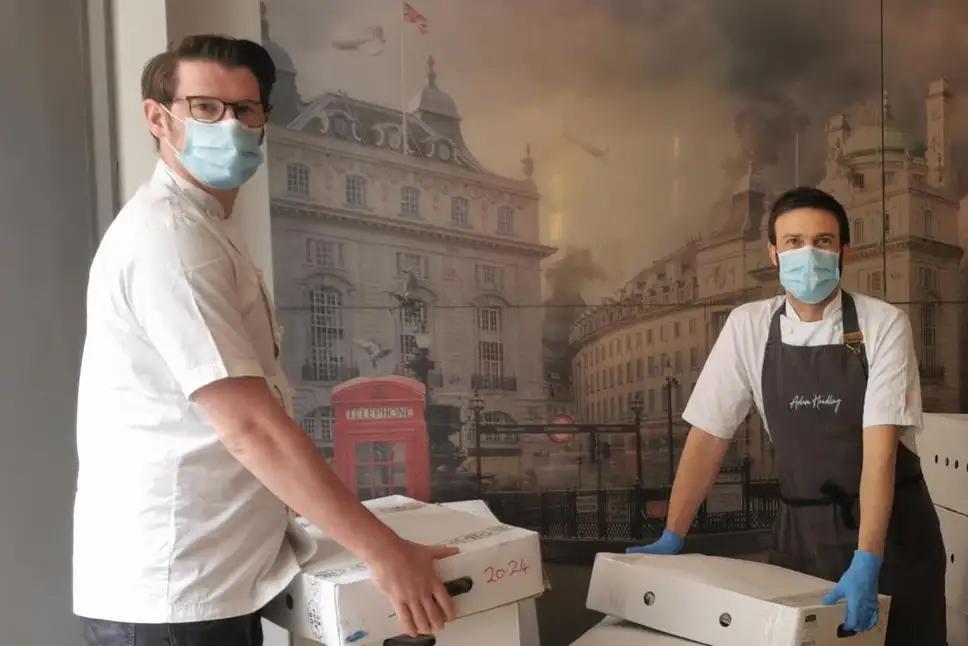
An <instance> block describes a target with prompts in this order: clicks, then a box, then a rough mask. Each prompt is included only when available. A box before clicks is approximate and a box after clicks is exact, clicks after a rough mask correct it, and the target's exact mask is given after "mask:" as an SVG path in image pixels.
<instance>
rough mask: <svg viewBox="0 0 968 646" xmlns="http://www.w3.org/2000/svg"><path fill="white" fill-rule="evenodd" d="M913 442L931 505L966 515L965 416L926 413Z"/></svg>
mask: <svg viewBox="0 0 968 646" xmlns="http://www.w3.org/2000/svg"><path fill="white" fill-rule="evenodd" d="M910 443H911V442H906V444H910ZM913 444H914V448H915V449H916V451H917V454H918V456H920V458H921V470H922V471H923V472H924V481H925V483H926V484H927V485H928V491H929V492H930V493H931V500H932V501H933V502H934V504H936V505H941V506H942V507H947V508H948V509H952V510H954V511H957V512H960V513H962V514H968V496H966V495H965V492H968V415H947V414H941V413H930V414H929V413H926V414H925V415H924V428H922V429H921V431H920V432H919V433H917V434H915V435H914V438H913Z"/></svg>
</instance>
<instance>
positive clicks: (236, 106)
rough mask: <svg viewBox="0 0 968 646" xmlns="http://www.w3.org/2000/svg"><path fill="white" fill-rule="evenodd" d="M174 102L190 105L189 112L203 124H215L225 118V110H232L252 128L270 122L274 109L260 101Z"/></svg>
mask: <svg viewBox="0 0 968 646" xmlns="http://www.w3.org/2000/svg"><path fill="white" fill-rule="evenodd" d="M174 101H185V102H186V103H188V112H189V114H191V115H192V118H193V119H195V120H197V121H201V122H202V123H215V122H217V121H221V120H222V117H224V116H225V109H226V108H232V113H233V114H234V115H235V118H236V119H238V120H239V121H240V122H241V123H242V124H243V125H246V126H248V127H250V128H261V127H262V126H264V125H266V121H268V120H269V112H271V110H272V107H271V106H267V105H263V104H262V103H260V102H259V101H223V100H222V99H216V98H215V97H213V96H183V97H177V98H175V99H174Z"/></svg>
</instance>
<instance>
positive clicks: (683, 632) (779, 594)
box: [588, 554, 890, 646]
mask: <svg viewBox="0 0 968 646" xmlns="http://www.w3.org/2000/svg"><path fill="white" fill-rule="evenodd" d="M833 586H834V584H833V583H832V582H830V581H825V580H823V579H818V578H816V577H812V576H807V575H804V574H800V573H798V572H793V571H791V570H786V569H783V568H779V567H776V566H773V565H768V564H766V563H755V562H750V561H740V560H736V559H728V558H721V557H715V556H704V555H701V554H684V555H680V556H674V557H670V556H653V555H648V554H599V555H598V556H597V557H596V558H595V567H594V570H593V571H592V580H591V585H590V587H589V590H588V607H589V608H590V609H592V610H597V611H599V612H603V613H605V614H607V615H612V616H616V617H621V618H622V619H626V620H628V621H632V622H634V623H637V624H641V625H643V626H648V627H650V628H654V629H656V630H660V631H662V632H665V633H669V634H672V635H676V636H678V637H684V638H686V639H692V640H694V641H697V642H700V643H703V644H716V646H751V645H754V644H764V645H766V644H769V645H770V646H808V645H809V646H825V645H828V644H829V645H831V646H833V645H838V646H882V645H883V644H884V637H885V627H886V625H887V615H888V610H889V607H890V599H889V597H885V596H882V597H881V613H880V619H879V621H878V624H877V626H876V627H875V628H874V630H871V631H868V632H864V633H858V634H857V635H853V636H849V637H838V635H837V633H838V628H839V627H840V625H841V624H842V622H843V618H844V610H845V607H844V605H843V603H840V604H837V605H834V606H824V605H822V604H821V600H822V599H823V597H824V596H826V594H827V593H828V592H830V590H831V589H832V588H833Z"/></svg>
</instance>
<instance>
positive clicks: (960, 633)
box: [948, 606, 968, 646]
mask: <svg viewBox="0 0 968 646" xmlns="http://www.w3.org/2000/svg"><path fill="white" fill-rule="evenodd" d="M948 646H968V614H965V613H963V612H961V611H960V610H958V609H957V608H952V607H950V606H949V607H948Z"/></svg>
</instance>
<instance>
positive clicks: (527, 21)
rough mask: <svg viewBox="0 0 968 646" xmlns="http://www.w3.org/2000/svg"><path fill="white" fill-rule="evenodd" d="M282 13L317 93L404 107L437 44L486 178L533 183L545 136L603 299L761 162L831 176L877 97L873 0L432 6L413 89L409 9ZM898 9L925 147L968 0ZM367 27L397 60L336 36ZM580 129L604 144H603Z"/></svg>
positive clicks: (964, 131)
mask: <svg viewBox="0 0 968 646" xmlns="http://www.w3.org/2000/svg"><path fill="white" fill-rule="evenodd" d="M267 4H268V5H269V11H270V15H271V18H272V20H273V34H274V35H275V38H276V39H277V40H279V41H280V42H281V43H282V44H283V45H284V46H286V47H287V48H288V49H289V50H290V51H291V53H292V55H293V58H294V60H295V62H296V66H297V68H298V69H299V71H300V77H299V81H298V82H299V89H300V91H301V92H302V94H303V95H304V96H306V97H307V98H311V97H312V96H315V95H317V94H319V93H321V92H323V91H327V90H345V91H347V92H349V93H350V94H352V95H354V96H357V97H359V98H362V99H367V100H371V101H375V102H379V103H384V104H388V105H395V106H398V105H399V103H400V97H401V95H404V96H407V97H409V96H412V95H413V94H414V93H415V92H416V91H417V90H418V89H419V88H420V87H421V86H422V85H423V83H424V76H425V67H424V62H423V61H424V60H425V59H426V56H427V55H428V54H431V53H432V54H434V56H435V58H436V59H437V61H438V73H439V76H438V84H439V85H440V86H441V87H442V88H444V89H445V90H446V91H447V92H448V93H449V94H450V95H451V96H453V97H454V99H455V100H456V102H457V105H458V108H459V111H460V114H461V117H462V118H463V121H462V129H463V134H464V137H465V140H466V141H467V142H468V144H469V146H470V147H471V149H472V151H473V152H474V154H475V155H476V156H477V157H478V158H479V159H481V160H482V161H483V162H484V163H485V164H486V165H487V166H488V167H489V168H490V169H491V170H493V171H495V172H499V173H502V174H506V175H511V176H520V173H521V171H520V166H519V163H518V160H519V158H520V154H521V150H522V149H523V146H524V143H525V142H531V143H532V149H533V156H534V159H535V174H534V179H535V181H536V182H537V185H538V189H539V190H540V191H541V194H542V213H543V215H544V217H545V218H546V220H547V219H548V218H551V217H552V215H553V216H554V218H556V225H555V227H556V228H555V231H556V233H555V235H554V236H549V241H550V242H552V243H553V244H559V245H560V246H562V247H566V246H569V245H572V246H574V245H579V246H583V247H588V248H591V249H594V250H595V251H596V256H597V257H598V258H599V259H600V261H601V263H602V269H603V270H604V271H605V272H606V273H607V274H608V280H606V281H600V283H593V284H590V287H589V289H591V290H595V291H597V292H598V294H597V295H600V294H602V293H604V292H606V291H610V290H611V289H612V288H614V286H615V285H616V284H619V283H620V282H621V281H623V280H625V279H627V278H628V277H629V276H631V275H633V274H634V273H635V271H637V270H638V269H640V268H641V267H642V266H644V265H646V264H648V263H649V262H650V261H651V260H653V259H655V258H656V257H659V256H661V255H663V252H664V251H665V250H668V249H669V248H670V246H675V245H677V244H679V243H681V242H682V241H684V240H685V239H687V238H691V237H694V236H696V235H697V234H700V233H701V232H702V231H704V230H708V229H709V228H710V225H711V224H714V222H715V214H711V213H710V212H709V209H710V205H711V204H713V203H714V201H715V200H716V199H717V198H719V197H721V196H722V194H723V192H724V191H726V190H728V188H729V187H730V186H731V185H732V182H733V179H734V177H735V176H736V175H737V174H738V173H741V172H742V171H743V170H744V166H745V165H746V164H748V162H749V160H750V159H751V158H752V159H753V160H754V161H755V162H756V163H758V164H763V165H765V166H766V167H767V168H766V170H767V171H768V175H769V177H770V181H771V184H772V185H773V187H774V188H775V190H777V191H779V190H783V189H785V188H788V187H789V186H790V185H792V184H793V183H794V179H795V177H794V168H795V166H796V163H795V160H794V150H795V149H796V148H797V146H795V144H794V142H795V140H796V139H797V133H799V146H798V148H799V167H800V171H801V172H800V180H801V182H802V183H813V182H816V181H818V180H819V179H820V176H821V174H822V171H823V163H822V162H823V155H824V126H825V123H826V122H827V120H828V118H829V117H830V116H831V115H833V114H836V113H840V112H851V113H852V115H856V116H855V119H856V118H859V116H860V114H859V109H860V108H861V107H862V106H863V105H864V104H870V103H872V104H873V105H878V104H879V101H880V97H879V92H880V38H879V22H878V7H879V2H878V0H852V1H851V2H843V1H842V0H811V2H797V1H794V0H789V1H786V0H784V1H777V0H730V1H729V2H722V1H720V0H649V1H648V2H640V1H638V0H595V1H592V0H529V2H519V1H518V0H487V1H484V0H480V1H469V2H451V1H450V0H423V2H422V3H421V5H420V10H421V12H422V13H423V14H424V15H426V16H427V17H428V19H429V20H431V21H433V23H434V29H433V31H432V32H431V33H429V34H428V35H426V36H420V35H416V34H413V33H412V30H411V33H409V34H408V35H407V40H405V42H404V43H403V45H404V47H403V51H404V61H403V63H404V64H403V66H402V68H403V80H402V81H401V65H400V59H399V57H398V56H399V52H400V51H401V47H400V40H399V38H400V34H399V30H398V29H395V28H393V27H392V26H395V25H398V24H399V17H398V16H397V15H396V11H397V7H398V5H397V4H396V3H392V2H385V1H383V0H327V1H326V2H323V1H321V0H320V1H307V0H267ZM884 4H885V11H886V12H887V18H886V21H885V22H886V29H887V34H886V38H885V43H884V44H885V59H886V78H885V80H886V85H887V88H888V90H889V93H890V100H891V104H892V107H893V113H894V115H895V117H896V118H897V119H898V120H899V121H900V122H901V124H902V125H903V127H905V128H906V129H907V130H909V131H910V132H912V134H913V135H914V136H915V138H916V139H923V124H924V107H923V106H924V97H925V94H926V90H927V85H928V83H929V82H930V81H931V80H932V79H935V78H938V77H941V76H945V77H947V78H948V79H949V80H950V81H951V82H952V86H953V88H954V91H955V93H956V97H957V98H956V105H955V113H956V115H958V116H961V115H964V114H966V113H968V110H965V109H964V108H963V106H965V105H968V103H965V101H964V99H963V98H962V97H963V96H968V66H965V65H964V64H963V61H964V60H968V3H966V2H963V1H962V0H923V1H918V2H914V1H913V0H885V3H884ZM371 24H382V25H385V26H386V33H385V36H386V40H387V43H386V51H385V52H384V54H383V55H382V56H366V55H359V54H358V53H356V52H353V51H338V50H334V49H333V48H332V47H331V46H330V44H329V43H330V42H331V39H332V37H334V35H335V34H337V33H344V32H345V31H346V30H347V29H350V30H352V29H353V28H362V27H365V26H366V25H371ZM401 82H402V85H403V87H402V88H401ZM401 90H402V91H401ZM954 126H955V130H956V147H955V154H956V158H957V159H959V160H960V162H961V163H960V165H961V166H968V128H965V127H964V126H965V124H963V123H957V122H956V123H955V124H954ZM565 128H567V131H568V132H569V133H571V134H572V135H573V136H572V138H571V139H569V138H566V137H564V136H563V135H562V132H563V129H565ZM573 140H579V141H583V142H607V143H608V145H609V151H608V155H607V157H602V158H596V157H594V156H592V155H590V154H589V153H588V152H587V151H586V150H585V149H583V148H582V147H580V146H577V145H575V144H574V143H573ZM724 169H725V172H724ZM961 177H962V180H963V181H964V180H968V172H963V173H961ZM966 188H968V187H966ZM546 226H547V222H546ZM559 229H560V235H559V233H558V231H559ZM552 237H553V238H554V239H551V238H552ZM551 275H552V274H550V273H549V278H550V276H551ZM549 288H550V292H551V293H554V292H555V290H556V286H555V284H553V283H550V284H549ZM557 289H558V291H559V293H560V290H561V286H558V287H557ZM590 295H592V294H588V295H586V296H590Z"/></svg>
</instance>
